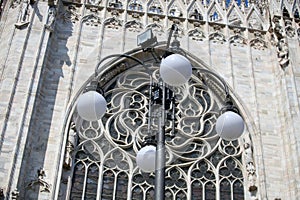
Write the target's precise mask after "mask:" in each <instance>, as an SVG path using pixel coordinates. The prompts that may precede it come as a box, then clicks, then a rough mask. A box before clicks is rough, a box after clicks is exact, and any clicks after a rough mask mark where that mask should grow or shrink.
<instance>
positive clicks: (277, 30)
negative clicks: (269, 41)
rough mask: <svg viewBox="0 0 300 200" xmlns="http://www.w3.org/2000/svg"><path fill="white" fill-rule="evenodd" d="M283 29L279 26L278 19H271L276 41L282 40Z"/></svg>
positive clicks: (275, 17) (276, 17)
mask: <svg viewBox="0 0 300 200" xmlns="http://www.w3.org/2000/svg"><path fill="white" fill-rule="evenodd" d="M283 32H284V31H283V28H282V26H281V25H280V17H278V16H274V18H273V33H274V34H275V37H276V38H277V40H280V39H281V38H283Z"/></svg>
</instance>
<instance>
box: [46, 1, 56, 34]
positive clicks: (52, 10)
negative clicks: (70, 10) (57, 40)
mask: <svg viewBox="0 0 300 200" xmlns="http://www.w3.org/2000/svg"><path fill="white" fill-rule="evenodd" d="M55 18H56V8H55V7H54V6H51V7H50V8H49V10H48V20H47V23H46V24H45V27H46V29H48V30H49V31H53V29H54V24H55Z"/></svg>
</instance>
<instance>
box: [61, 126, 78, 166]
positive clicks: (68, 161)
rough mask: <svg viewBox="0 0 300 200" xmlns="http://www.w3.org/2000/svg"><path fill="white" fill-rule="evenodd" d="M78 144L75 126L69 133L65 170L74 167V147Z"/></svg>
mask: <svg viewBox="0 0 300 200" xmlns="http://www.w3.org/2000/svg"><path fill="white" fill-rule="evenodd" d="M75 143H76V129H75V124H73V125H72V126H71V128H70V131H69V136H68V141H67V145H66V153H65V159H64V168H66V169H70V168H71V167H72V163H73V155H72V153H73V151H74V146H75Z"/></svg>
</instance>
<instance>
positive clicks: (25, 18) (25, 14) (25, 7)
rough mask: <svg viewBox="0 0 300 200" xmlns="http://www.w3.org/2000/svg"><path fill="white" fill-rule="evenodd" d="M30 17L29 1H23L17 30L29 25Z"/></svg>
mask: <svg viewBox="0 0 300 200" xmlns="http://www.w3.org/2000/svg"><path fill="white" fill-rule="evenodd" d="M29 16H30V9H29V1H28V0H23V1H22V4H21V10H20V13H19V18H18V21H17V23H16V24H15V26H16V27H17V28H24V27H26V26H28V24H29Z"/></svg>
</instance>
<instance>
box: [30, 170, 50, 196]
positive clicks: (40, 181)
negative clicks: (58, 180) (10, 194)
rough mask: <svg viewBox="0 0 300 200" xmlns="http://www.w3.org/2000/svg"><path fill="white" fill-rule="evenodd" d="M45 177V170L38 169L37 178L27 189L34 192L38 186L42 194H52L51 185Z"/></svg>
mask: <svg viewBox="0 0 300 200" xmlns="http://www.w3.org/2000/svg"><path fill="white" fill-rule="evenodd" d="M45 176H46V173H45V170H44V169H43V168H40V169H38V170H37V178H36V179H34V180H32V181H30V182H29V183H28V184H27V187H26V189H31V190H34V189H35V188H36V186H38V187H39V191H40V192H50V187H51V186H50V184H49V183H47V182H46V181H45Z"/></svg>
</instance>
